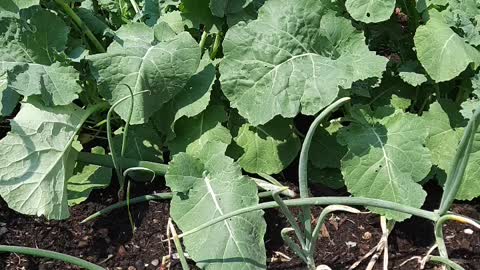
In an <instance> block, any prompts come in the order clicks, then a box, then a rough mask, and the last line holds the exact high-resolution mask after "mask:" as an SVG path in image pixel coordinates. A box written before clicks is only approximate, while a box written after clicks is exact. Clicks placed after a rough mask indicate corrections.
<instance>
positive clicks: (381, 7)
mask: <svg viewBox="0 0 480 270" xmlns="http://www.w3.org/2000/svg"><path fill="white" fill-rule="evenodd" d="M395 2H396V1H395V0H347V1H346V2H345V7H346V8H347V11H348V13H350V15H351V16H352V18H354V19H355V20H357V21H361V22H364V23H378V22H383V21H386V20H388V19H390V17H391V16H392V14H393V9H394V8H395Z"/></svg>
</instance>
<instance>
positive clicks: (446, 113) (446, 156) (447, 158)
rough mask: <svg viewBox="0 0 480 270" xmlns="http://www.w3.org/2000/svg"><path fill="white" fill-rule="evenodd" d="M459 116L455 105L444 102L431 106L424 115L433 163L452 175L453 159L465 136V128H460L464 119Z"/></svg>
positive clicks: (428, 145) (427, 144)
mask: <svg viewBox="0 0 480 270" xmlns="http://www.w3.org/2000/svg"><path fill="white" fill-rule="evenodd" d="M458 114H459V113H458V108H456V106H455V105H454V104H452V103H451V102H448V101H447V100H442V103H439V102H436V103H433V104H432V105H430V110H429V111H428V112H425V114H424V115H423V119H425V127H426V128H427V129H428V132H429V135H428V138H427V141H426V146H427V147H428V148H429V149H430V152H431V153H432V163H433V164H434V165H436V166H437V167H438V168H440V169H442V170H443V171H445V172H446V173H447V174H449V173H450V169H451V164H452V161H453V157H454V156H455V153H456V152H457V148H458V144H459V143H460V140H461V139H462V135H463V128H459V127H460V126H462V120H463V119H461V118H462V117H461V116H460V115H458ZM452 127H455V128H452Z"/></svg>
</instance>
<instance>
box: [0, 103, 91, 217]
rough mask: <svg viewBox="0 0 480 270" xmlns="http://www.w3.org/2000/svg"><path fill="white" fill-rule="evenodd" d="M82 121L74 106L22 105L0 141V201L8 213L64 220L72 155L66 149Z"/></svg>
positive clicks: (82, 116) (73, 162) (72, 152)
mask: <svg viewBox="0 0 480 270" xmlns="http://www.w3.org/2000/svg"><path fill="white" fill-rule="evenodd" d="M85 116H86V113H85V111H83V110H82V109H80V108H79V107H77V106H76V105H73V104H72V105H68V106H57V107H54V108H49V107H45V106H43V105H42V104H41V102H39V101H37V100H31V103H24V104H22V108H21V110H20V112H19V113H18V114H17V116H16V117H15V119H14V120H13V121H12V123H11V126H12V131H11V132H10V133H8V135H7V136H6V137H5V138H3V139H2V140H1V141H0V158H1V162H0V175H1V177H0V196H2V198H3V199H4V200H5V201H6V202H7V204H8V206H9V207H10V208H11V209H13V210H15V211H18V212H20V213H22V214H26V215H38V216H41V215H45V217H47V218H48V219H65V218H68V217H69V212H68V204H67V187H66V183H67V180H68V179H69V178H70V176H71V175H72V173H73V169H74V165H75V153H76V152H74V151H73V150H72V148H71V144H72V141H73V138H74V136H75V134H76V133H77V131H78V130H79V129H80V127H81V125H82V123H83V121H84V118H85Z"/></svg>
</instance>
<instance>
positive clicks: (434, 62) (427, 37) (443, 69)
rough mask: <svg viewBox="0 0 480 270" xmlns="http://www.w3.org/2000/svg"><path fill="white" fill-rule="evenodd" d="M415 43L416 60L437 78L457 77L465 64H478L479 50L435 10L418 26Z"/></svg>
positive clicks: (439, 79) (464, 67)
mask: <svg viewBox="0 0 480 270" xmlns="http://www.w3.org/2000/svg"><path fill="white" fill-rule="evenodd" d="M414 40H415V47H416V50H417V55H418V60H420V63H421V64H422V66H423V67H424V68H425V70H426V71H427V73H428V75H430V77H432V79H434V80H435V81H436V82H443V81H449V80H451V79H453V78H455V77H457V76H458V75H459V74H460V73H461V72H462V71H464V70H465V69H466V68H467V66H468V65H470V64H472V63H474V64H475V66H478V65H479V64H480V52H478V50H477V49H475V48H474V47H472V46H470V45H468V44H467V43H466V42H465V40H464V39H462V38H461V37H460V36H459V35H458V34H457V33H455V32H454V31H453V30H452V29H451V28H450V27H449V25H448V24H447V23H446V22H445V21H444V20H443V18H442V17H441V15H439V14H438V13H437V12H434V11H431V12H430V20H429V21H428V22H427V23H426V24H425V25H422V26H420V27H419V28H418V29H417V32H416V34H415V38H414Z"/></svg>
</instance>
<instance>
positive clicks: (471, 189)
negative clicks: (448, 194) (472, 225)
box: [456, 131, 480, 200]
mask: <svg viewBox="0 0 480 270" xmlns="http://www.w3.org/2000/svg"><path fill="white" fill-rule="evenodd" d="M479 168H480V132H479V131H477V133H476V134H475V139H474V141H473V147H472V151H471V152H470V159H469V160H468V165H467V168H466V170H465V175H464V178H463V182H462V185H461V186H460V189H459V190H458V193H457V196H456V199H458V200H472V199H474V198H477V197H479V196H480V181H479V179H480V170H479Z"/></svg>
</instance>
